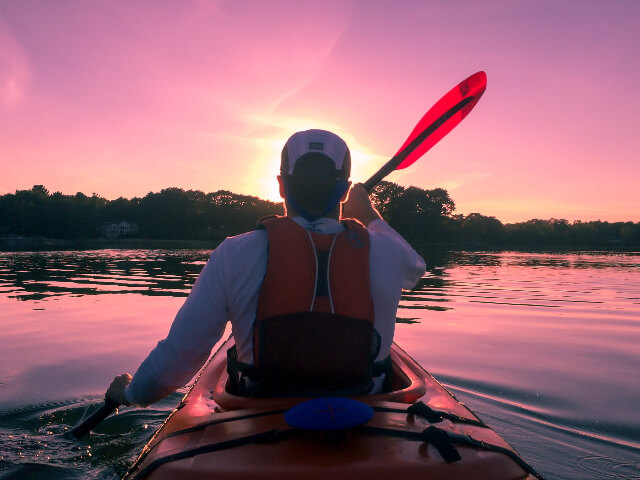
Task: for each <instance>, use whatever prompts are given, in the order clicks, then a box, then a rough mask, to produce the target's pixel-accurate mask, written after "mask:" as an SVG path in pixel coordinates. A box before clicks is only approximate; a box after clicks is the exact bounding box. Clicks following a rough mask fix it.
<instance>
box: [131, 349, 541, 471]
mask: <svg viewBox="0 0 640 480" xmlns="http://www.w3.org/2000/svg"><path fill="white" fill-rule="evenodd" d="M232 345H233V339H229V340H227V342H226V343H225V344H223V346H222V347H221V348H220V349H219V350H218V352H217V353H216V354H215V355H213V357H212V358H211V359H210V360H209V362H208V363H207V365H206V366H205V367H204V368H203V370H202V371H201V373H200V374H199V376H198V378H197V380H196V382H195V384H194V385H193V387H192V388H191V389H190V390H189V392H188V393H187V394H186V395H185V397H184V399H183V400H182V402H181V403H180V405H179V406H178V407H177V408H176V410H174V412H173V413H172V414H171V415H170V416H169V417H168V419H167V420H166V421H165V423H164V424H163V425H162V427H161V428H160V429H159V430H158V431H157V432H156V433H155V435H154V436H153V437H152V439H151V440H150V441H149V443H148V444H147V445H146V446H145V448H144V449H143V451H142V454H141V455H140V457H139V458H138V460H137V461H136V463H135V464H134V465H133V467H132V468H131V469H130V471H129V472H128V474H127V475H126V477H125V479H126V480H134V479H135V480H142V479H148V480H161V479H234V480H237V479H245V478H246V479H274V480H275V479H283V478H292V479H293V478H296V479H297V478H305V479H318V480H320V479H322V480H327V479H330V480H338V479H360V478H367V479H375V478H392V477H398V478H403V479H426V478H428V479H442V480H445V479H463V478H464V479H492V480H500V479H504V480H515V479H529V480H531V479H535V478H539V477H537V476H535V475H534V473H532V472H533V471H532V470H530V469H528V468H527V465H526V463H524V461H522V460H521V458H520V457H519V456H518V454H517V453H516V452H515V451H514V450H513V448H512V447H511V446H509V445H508V444H507V442H506V441H505V440H504V439H502V438H501V437H500V436H499V435H498V434H497V433H496V432H494V431H493V430H492V429H490V428H489V427H487V426H486V425H485V424H484V423H482V422H481V421H480V420H479V419H478V418H477V417H476V416H475V415H474V414H473V413H472V412H471V411H470V410H469V409H468V408H467V407H465V406H464V405H463V404H462V403H460V402H458V400H456V399H455V397H454V396H453V395H452V394H451V393H449V392H448V391H447V390H446V388H445V387H444V386H442V385H441V384H440V383H439V382H438V381H437V380H435V379H434V378H433V377H432V376H431V375H429V374H428V373H427V372H426V371H424V370H423V369H422V368H421V367H420V366H419V365H418V364H417V363H416V362H415V361H414V360H413V359H412V358H411V357H410V356H409V355H407V354H406V353H405V352H404V351H403V350H402V349H400V348H399V347H398V346H397V345H395V344H394V345H393V347H392V352H391V358H392V363H393V375H392V376H393V382H392V385H393V386H394V389H393V391H391V392H386V393H380V394H374V395H367V396H360V397H355V398H356V399H357V400H360V401H363V402H365V403H367V404H368V405H370V406H371V407H373V409H374V415H373V418H372V419H371V420H370V421H369V422H368V423H367V424H366V425H364V426H362V427H356V428H353V429H349V430H347V431H340V432H305V431H299V430H297V429H295V428H292V427H290V426H289V425H287V423H286V422H285V420H284V412H285V411H286V410H287V409H288V408H290V407H292V406H294V405H297V404H299V403H301V402H302V401H304V400H307V399H305V398H248V397H241V396H237V395H233V394H231V393H229V392H228V391H227V389H226V385H227V379H228V375H227V372H226V350H227V349H228V348H230V347H231V346H232ZM416 402H421V404H424V405H426V408H427V409H428V410H429V411H430V412H437V413H438V414H439V415H440V416H442V417H444V418H442V419H435V420H434V419H433V418H429V417H430V415H426V417H427V418H425V416H424V415H421V414H420V413H418V414H415V413H409V412H408V411H407V408H408V407H410V405H413V404H415V403H416ZM430 427H431V428H430ZM425 429H429V431H430V432H432V433H433V431H436V433H438V432H442V431H444V432H445V434H446V435H449V436H451V437H452V438H455V439H457V438H461V439H463V440H464V439H466V438H471V439H472V442H475V443H474V444H473V446H468V445H464V444H458V445H454V450H455V452H456V460H455V461H449V462H447V461H446V460H445V458H443V452H442V451H441V450H440V449H439V448H438V445H437V442H432V441H431V440H427V441H423V440H425V439H424V438H422V437H421V436H420V435H423V433H421V432H424V431H425ZM463 443H464V442H463ZM482 444H485V445H489V446H492V447H496V448H493V449H486V448H481V445H482ZM445 456H446V455H445ZM449 460H451V459H449Z"/></svg>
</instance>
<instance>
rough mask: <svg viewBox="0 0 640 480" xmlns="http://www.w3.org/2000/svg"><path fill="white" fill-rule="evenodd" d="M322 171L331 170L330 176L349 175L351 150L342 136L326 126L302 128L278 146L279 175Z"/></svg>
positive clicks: (314, 173)
mask: <svg viewBox="0 0 640 480" xmlns="http://www.w3.org/2000/svg"><path fill="white" fill-rule="evenodd" d="M303 159H304V160H303ZM327 159H328V160H330V162H328V161H327ZM296 167H298V168H296ZM331 170H333V172H331ZM325 171H328V172H330V173H331V174H333V173H334V172H335V176H334V178H343V179H348V178H349V175H350V173H351V154H350V152H349V147H347V144H346V143H345V141H344V140H342V138H340V137H339V136H338V135H336V134H335V133H331V132H328V131H326V130H304V131H302V132H297V133H294V134H293V135H292V136H291V137H289V140H287V143H285V145H284V148H283V149H282V158H281V163H280V173H281V174H282V175H294V176H297V175H301V176H312V175H313V176H315V175H317V174H318V173H319V172H322V173H324V172H325Z"/></svg>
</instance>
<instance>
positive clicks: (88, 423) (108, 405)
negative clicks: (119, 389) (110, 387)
mask: <svg viewBox="0 0 640 480" xmlns="http://www.w3.org/2000/svg"><path fill="white" fill-rule="evenodd" d="M119 406H120V404H119V403H118V402H116V401H115V400H112V399H110V398H107V397H105V399H104V404H103V405H102V406H101V407H100V408H99V409H98V410H96V411H95V412H93V413H92V414H91V416H89V418H87V419H86V420H85V421H84V422H82V423H81V424H80V425H76V426H75V427H73V428H72V429H71V431H70V432H69V433H70V434H71V435H72V436H73V437H75V438H81V437H84V436H85V435H86V434H87V433H89V432H90V431H91V430H93V429H94V428H95V426H96V425H98V424H99V423H100V422H102V421H103V420H104V419H105V418H107V417H108V416H109V415H111V414H112V413H113V412H114V410H115V409H116V408H118V407H119Z"/></svg>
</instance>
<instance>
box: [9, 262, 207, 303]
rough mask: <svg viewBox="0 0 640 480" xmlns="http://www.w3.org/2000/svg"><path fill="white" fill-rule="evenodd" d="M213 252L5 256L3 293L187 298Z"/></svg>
mask: <svg viewBox="0 0 640 480" xmlns="http://www.w3.org/2000/svg"><path fill="white" fill-rule="evenodd" d="M210 253H211V252H209V251H207V250H96V251H85V252H19V253H2V254H0V294H2V295H3V296H7V297H9V298H16V299H18V300H42V299H46V298H48V297H56V296H62V295H79V296H81V295H97V294H108V293H119V294H123V293H138V294H141V295H164V296H172V297H183V296H187V295H188V294H189V290H190V288H191V286H192V285H193V283H194V282H195V279H196V278H197V276H198V274H199V273H200V270H201V269H202V267H203V265H204V264H205V262H206V261H207V259H208V257H209V255H210Z"/></svg>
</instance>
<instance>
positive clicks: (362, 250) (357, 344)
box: [229, 217, 380, 396]
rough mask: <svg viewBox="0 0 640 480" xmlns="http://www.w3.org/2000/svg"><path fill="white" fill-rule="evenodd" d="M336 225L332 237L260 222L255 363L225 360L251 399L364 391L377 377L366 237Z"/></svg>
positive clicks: (358, 228) (275, 220) (348, 225)
mask: <svg viewBox="0 0 640 480" xmlns="http://www.w3.org/2000/svg"><path fill="white" fill-rule="evenodd" d="M342 223H343V225H344V226H345V229H344V230H343V231H341V232H339V233H337V234H323V233H317V232H313V231H308V230H306V229H305V228H303V227H301V226H300V225H298V224H297V223H296V222H295V221H294V220H292V219H291V218H289V217H268V218H266V219H263V220H261V222H260V223H259V226H260V227H261V228H264V229H266V231H267V236H268V242H269V257H268V262H267V271H266V274H265V278H264V281H263V283H262V288H261V290H260V296H259V300H258V308H257V312H256V320H255V323H254V337H253V345H254V348H253V353H254V365H253V366H247V365H244V364H240V362H238V361H237V359H233V356H230V357H229V358H230V360H231V361H230V362H229V364H230V367H231V369H230V373H233V374H234V375H233V377H234V378H236V379H238V378H239V377H240V378H242V376H243V375H245V376H247V377H248V378H249V379H250V380H251V384H252V385H253V388H252V392H251V393H252V394H255V395H263V396H271V395H286V394H292V395H293V394H296V395H299V394H311V395H313V394H327V393H332V394H356V393H367V392H368V391H369V390H370V389H371V387H372V385H373V384H372V376H373V375H375V374H379V372H376V371H374V370H375V367H376V364H374V360H375V357H376V355H377V354H378V351H379V349H380V336H379V334H378V333H377V332H376V331H375V329H374V327H373V322H374V309H373V299H372V297H371V288H370V280H369V234H368V233H367V230H366V229H365V228H364V227H363V226H362V225H361V224H360V223H358V222H356V221H353V220H347V221H343V222H342ZM232 353H233V352H232ZM238 367H239V368H238ZM232 370H234V371H233V372H232Z"/></svg>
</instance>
